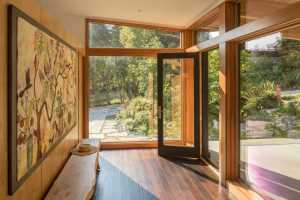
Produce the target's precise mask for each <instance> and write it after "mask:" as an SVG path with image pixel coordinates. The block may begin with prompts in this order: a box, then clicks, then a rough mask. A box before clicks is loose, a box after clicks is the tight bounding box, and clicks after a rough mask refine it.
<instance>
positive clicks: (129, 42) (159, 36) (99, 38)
mask: <svg viewBox="0 0 300 200" xmlns="http://www.w3.org/2000/svg"><path fill="white" fill-rule="evenodd" d="M88 44H89V47H90V48H179V47H180V32H167V31H162V30H155V29H145V28H139V27H129V26H118V25H113V24H100V23H89V42H88Z"/></svg>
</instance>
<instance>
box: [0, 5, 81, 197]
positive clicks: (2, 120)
mask: <svg viewBox="0 0 300 200" xmlns="http://www.w3.org/2000/svg"><path fill="white" fill-rule="evenodd" d="M8 4H13V5H15V6H16V7H18V8H19V9H21V10H23V11H24V12H25V13H27V14H28V15H29V16H31V17H32V18H34V19H35V20H36V21H38V22H40V23H41V24H43V25H44V26H46V27H47V28H48V29H49V30H50V31H52V32H54V33H56V34H57V35H58V36H60V37H61V38H62V39H64V40H65V41H66V42H68V43H69V44H71V45H72V46H74V47H75V48H79V47H80V46H79V45H80V42H79V40H77V39H76V38H74V37H73V36H72V35H70V34H68V33H67V32H65V31H64V28H63V26H61V25H60V24H59V23H58V21H57V20H55V19H54V18H52V17H51V16H49V15H48V14H47V11H46V10H45V9H44V8H42V7H41V6H40V3H39V0H0V24H1V28H0V111H1V112H0V199H1V200H35V199H41V198H42V196H43V195H44V194H45V193H46V191H47V190H48V188H49V186H50V185H51V183H52V182H53V180H54V179H55V177H56V176H57V174H58V173H59V171H60V170H61V168H62V167H63V165H64V163H65V161H66V160H67V158H68V156H69V151H70V149H71V148H72V147H73V146H74V145H75V144H76V143H77V142H78V139H80V138H81V133H82V131H80V130H81V129H82V117H81V116H82V108H80V109H79V116H80V117H79V123H78V125H77V127H75V128H74V129H73V130H72V131H71V132H70V133H69V135H68V136H67V137H66V138H65V139H64V140H63V141H62V142H61V143H60V144H59V145H57V147H56V148H55V149H54V150H53V151H52V152H51V153H50V154H49V156H48V157H47V158H46V159H45V160H44V162H43V163H42V164H41V165H40V166H39V167H38V168H37V170H35V171H34V172H33V174H32V175H31V176H30V177H29V178H28V179H27V180H26V182H25V183H24V184H23V185H22V186H21V187H20V188H19V189H18V190H17V191H16V192H15V194H14V195H13V196H8V195H7V156H8V155H7V76H6V74H7V59H6V57H7V5H8ZM81 59H82V51H80V52H79V60H81ZM80 74H82V62H80V61H79V75H80ZM81 85H82V77H81V75H80V76H79V90H80V92H79V102H80V101H81V99H82V92H81V91H82V88H81ZM79 105H81V104H80V103H79ZM78 130H79V131H78ZM78 133H79V134H78Z"/></svg>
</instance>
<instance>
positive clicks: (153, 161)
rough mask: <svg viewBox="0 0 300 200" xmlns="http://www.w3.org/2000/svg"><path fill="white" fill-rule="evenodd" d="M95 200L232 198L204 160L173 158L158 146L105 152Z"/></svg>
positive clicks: (101, 161) (204, 199)
mask: <svg viewBox="0 0 300 200" xmlns="http://www.w3.org/2000/svg"><path fill="white" fill-rule="evenodd" d="M100 154H101V159H100V165H101V172H100V173H99V175H98V180H97V186H96V192H95V195H94V197H93V199H94V200H119V199H120V200H155V199H170V200H176V199H178V200H184V199H188V200H193V199H197V200H202V199H203V200H210V199H220V200H221V199H222V200H223V199H229V198H228V194H227V192H226V190H225V189H224V188H222V187H221V186H219V185H218V183H217V181H216V179H217V177H216V176H215V175H214V174H213V173H212V172H211V170H210V169H209V168H208V166H206V165H205V163H203V162H202V161H189V162H187V161H184V160H171V159H166V158H163V157H160V156H158V154H157V149H141V150H114V151H102V152H101V153H100Z"/></svg>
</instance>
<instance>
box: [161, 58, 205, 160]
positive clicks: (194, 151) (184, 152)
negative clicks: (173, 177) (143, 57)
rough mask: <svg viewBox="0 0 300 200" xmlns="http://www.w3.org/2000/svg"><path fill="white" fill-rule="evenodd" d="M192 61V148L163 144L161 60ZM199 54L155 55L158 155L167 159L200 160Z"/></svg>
mask: <svg viewBox="0 0 300 200" xmlns="http://www.w3.org/2000/svg"><path fill="white" fill-rule="evenodd" d="M176 58H177V59H184V58H192V59H193V60H194V129H193V130H194V146H193V147H183V146H175V145H172V146H171V145H165V144H164V130H163V114H164V113H163V60H164V59H176ZM199 60H200V57H199V53H159V54H158V55H157V115H158V116H157V119H158V154H159V155H161V156H167V157H191V158H200V145H201V143H200V69H199V64H200V63H199Z"/></svg>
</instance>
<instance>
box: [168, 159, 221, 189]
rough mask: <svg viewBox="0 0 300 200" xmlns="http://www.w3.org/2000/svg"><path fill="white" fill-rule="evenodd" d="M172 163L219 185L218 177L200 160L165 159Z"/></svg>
mask: <svg viewBox="0 0 300 200" xmlns="http://www.w3.org/2000/svg"><path fill="white" fill-rule="evenodd" d="M165 159H167V160H169V161H170V162H172V163H174V164H176V165H179V166H181V167H183V168H185V169H187V170H189V171H192V172H193V173H195V174H197V175H199V176H201V177H203V178H205V179H208V180H210V181H212V182H214V183H217V184H218V183H219V178H218V176H217V175H216V174H215V173H214V172H213V171H212V170H211V169H209V168H208V166H207V164H206V163H205V162H203V161H202V160H200V159H196V160H194V159H184V158H182V159H181V158H165Z"/></svg>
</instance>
